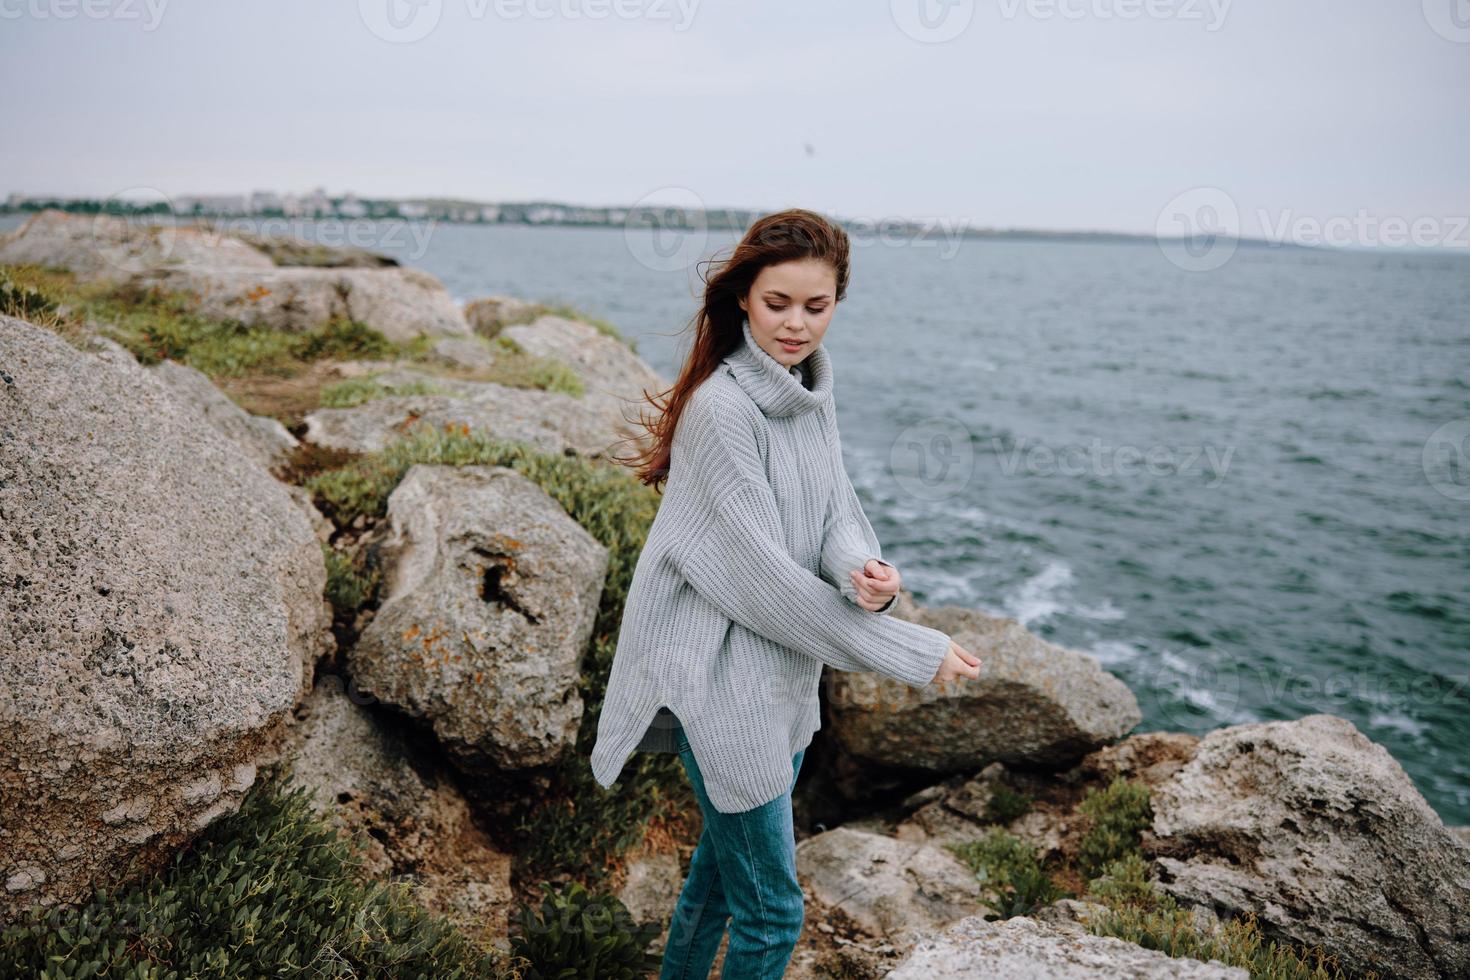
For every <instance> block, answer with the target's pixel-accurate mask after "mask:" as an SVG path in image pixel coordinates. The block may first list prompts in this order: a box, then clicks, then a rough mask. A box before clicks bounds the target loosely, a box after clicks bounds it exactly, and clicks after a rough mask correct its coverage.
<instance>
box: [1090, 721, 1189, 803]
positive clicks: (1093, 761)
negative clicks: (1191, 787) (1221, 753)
mask: <svg viewBox="0 0 1470 980" xmlns="http://www.w3.org/2000/svg"><path fill="white" fill-rule="evenodd" d="M1198 746H1199V736H1198V735H1192V734H1190V733H1189V732H1139V733H1138V734H1137V735H1130V736H1128V737H1127V738H1125V739H1124V740H1123V741H1121V742H1119V743H1117V744H1116V745H1105V746H1103V747H1102V748H1100V749H1098V750H1097V751H1096V752H1093V753H1091V754H1089V755H1088V756H1087V757H1086V758H1084V759H1083V760H1082V761H1081V762H1080V763H1078V768H1079V769H1080V770H1081V771H1082V773H1083V774H1084V775H1087V776H1092V777H1094V778H1096V779H1100V780H1102V781H1103V782H1104V783H1107V782H1110V781H1111V780H1112V779H1113V778H1114V777H1117V776H1122V777H1123V778H1124V779H1131V780H1135V781H1137V782H1141V783H1143V784H1144V785H1145V786H1147V787H1148V788H1149V789H1150V790H1152V789H1153V788H1154V787H1155V786H1159V785H1161V784H1162V783H1164V782H1165V781H1167V780H1168V779H1170V778H1172V777H1173V776H1174V774H1175V773H1177V772H1178V771H1179V770H1180V769H1182V768H1183V767H1184V766H1185V765H1186V764H1187V763H1188V762H1189V760H1190V759H1192V758H1194V753H1195V749H1196V748H1198Z"/></svg>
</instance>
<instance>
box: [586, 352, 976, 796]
mask: <svg viewBox="0 0 1470 980" xmlns="http://www.w3.org/2000/svg"><path fill="white" fill-rule="evenodd" d="M802 364H803V365H804V366H805V367H807V368H809V369H810V375H811V376H810V379H809V380H810V385H809V386H808V385H804V384H803V383H802V381H801V380H800V378H801V372H800V371H799V370H797V369H795V368H793V369H790V370H788V369H786V368H785V367H783V366H782V365H781V364H780V362H778V361H777V360H776V359H775V358H773V357H772V356H771V355H770V354H768V353H766V352H765V351H764V350H762V349H761V348H760V346H759V345H757V344H756V342H755V339H754V338H753V337H752V336H751V333H750V325H749V323H747V324H746V325H745V328H744V340H743V342H742V344H741V346H739V347H738V348H736V350H735V351H734V352H733V353H731V354H729V355H728V356H726V357H725V359H724V360H723V361H722V362H721V364H720V366H719V368H718V369H716V371H715V372H714V373H713V374H712V375H711V376H710V377H709V378H707V379H705V380H704V381H703V382H702V383H701V384H700V385H699V387H698V388H696V389H695V391H694V392H693V394H692V395H691V396H690V398H689V401H688V402H687V404H686V405H685V408H684V412H683V414H682V415H681V416H680V418H679V424H678V426H677V427H676V429H675V432H674V438H673V443H672V445H671V447H670V460H669V475H668V481H667V483H666V484H665V486H664V493H663V497H662V500H661V501H660V503H659V509H658V513H657V515H655V517H654V521H653V524H652V526H651V528H650V529H649V534H648V540H647V542H646V543H645V545H644V547H643V551H642V553H641V554H640V555H639V558H638V565H637V567H636V568H635V569H634V572H633V581H632V584H631V586H630V588H629V592H628V600H627V603H626V605H625V606H624V609H623V621H622V626H621V628H620V630H619V633H618V647H617V653H616V654H615V656H614V659H613V665H612V672H611V675H610V677H609V680H608V688H607V695H606V698H605V699H604V701H603V706H602V714H601V717H600V718H599V719H598V725H597V741H596V744H595V746H594V747H593V749H592V760H591V764H592V772H593V775H594V776H595V778H596V779H597V782H598V783H599V784H600V785H602V786H603V787H610V786H611V785H612V784H613V782H614V781H615V780H616V779H617V778H618V774H619V773H621V772H622V769H623V766H624V764H625V763H626V762H627V759H628V756H629V755H631V754H632V753H633V752H634V751H635V750H639V749H642V750H646V751H652V752H673V751H675V746H674V740H673V728H674V726H675V725H676V724H680V723H682V725H683V728H684V732H685V737H686V738H687V739H688V740H689V745H690V748H691V749H692V751H693V752H694V757H695V760H696V761H697V762H698V763H699V769H700V773H701V774H702V775H703V777H704V781H705V789H706V791H707V792H708V793H709V797H710V800H711V802H713V803H714V805H715V807H716V809H718V810H719V811H720V812H722V813H735V812H739V811H742V810H748V809H751V808H753V807H757V806H760V805H761V804H763V803H767V802H769V801H771V800H773V799H775V798H776V797H778V796H780V795H781V794H782V793H783V792H785V790H786V789H787V787H788V786H789V785H790V783H791V757H792V756H793V755H794V754H795V753H796V751H797V750H798V749H800V748H803V747H805V746H806V745H807V744H809V743H810V742H811V738H812V733H813V732H815V731H816V730H817V729H818V728H820V727H821V717H820V711H819V704H818V700H817V684H818V681H819V680H820V679H821V674H822V665H823V664H829V665H831V666H832V667H836V668H838V669H840V670H848V671H867V672H874V673H879V674H883V675H886V676H888V677H892V678H895V679H897V680H900V681H903V682H904V683H906V684H908V685H911V686H913V687H924V686H925V685H927V684H928V683H929V682H930V681H932V680H933V678H934V675H935V673H937V672H938V670H939V666H940V664H941V663H943V661H944V657H945V654H946V653H947V651H948V650H949V637H948V636H947V635H945V634H944V633H942V632H940V631H939V630H936V629H931V628H929V627H927V626H920V625H919V624H917V623H910V622H908V621H906V620H902V619H897V618H895V617H892V616H888V615H884V612H887V611H888V610H889V609H891V607H892V603H889V605H888V606H886V607H884V610H883V611H881V612H871V611H869V610H867V609H864V608H863V607H862V606H860V605H858V604H857V602H856V600H857V591H856V589H855V588H854V587H853V585H852V581H851V579H850V578H849V576H848V571H849V570H850V569H861V568H862V567H863V565H864V564H865V563H866V562H867V560H868V559H870V558H878V559H880V560H881V554H880V548H879V545H878V539H877V537H876V535H875V534H874V533H873V528H872V525H871V524H870V523H869V522H868V519H867V517H866V516H865V515H864V514H863V510H862V506H861V504H860V503H859V501H858V498H857V494H856V493H855V492H854V490H853V487H852V482H851V481H850V480H849V479H848V476H847V471H846V469H845V468H844V466H843V462H842V447H841V443H840V441H839V439H838V433H837V419H836V413H835V410H834V406H833V401H832V366H831V361H830V359H829V357H828V355H827V351H826V349H825V348H823V347H822V346H821V345H820V344H819V345H817V346H816V347H815V348H813V349H812V351H811V353H810V354H808V355H807V357H806V359H805V360H804V361H803V362H802ZM885 564H886V562H885Z"/></svg>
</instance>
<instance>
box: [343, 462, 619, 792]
mask: <svg viewBox="0 0 1470 980" xmlns="http://www.w3.org/2000/svg"><path fill="white" fill-rule="evenodd" d="M387 524H388V527H387V532H386V537H385V540H384V541H383V542H382V544H381V546H380V549H379V559H380V561H381V563H382V567H383V568H384V579H383V594H384V596H385V598H384V600H383V602H382V605H381V607H380V608H379V610H378V614H377V616H375V617H374V618H373V621H372V623H371V624H369V626H368V627H367V628H366V629H365V630H364V631H363V634H362V637H361V639H360V640H359V641H358V643H357V645H356V646H355V647H354V648H353V649H352V650H351V651H350V652H349V653H348V662H349V669H350V671H351V673H352V676H353V678H354V679H355V680H356V681H357V683H358V684H359V685H361V686H362V687H363V688H364V689H365V690H367V691H368V692H370V693H371V694H373V695H374V696H376V697H378V698H380V699H382V700H384V701H386V702H388V703H389V704H392V705H394V706H396V707H398V708H400V709H401V710H403V711H404V712H406V713H408V714H409V715H412V716H414V717H416V718H423V719H425V720H426V721H427V722H428V723H429V724H430V725H432V727H433V730H434V734H435V735H436V736H437V737H438V739H439V742H440V744H442V745H443V746H444V747H445V749H446V751H447V752H448V753H449V755H450V757H451V758H452V759H453V760H455V762H456V763H457V764H458V765H459V766H460V767H461V768H463V769H465V770H466V771H468V772H470V773H493V772H495V771H497V770H515V769H524V768H529V767H535V766H542V765H547V764H550V763H552V762H554V761H555V760H556V759H557V758H558V757H559V756H560V755H561V754H562V753H563V752H564V751H565V750H566V749H567V748H568V747H570V746H571V745H572V743H573V741H574V740H575V738H576V733H577V726H578V724H579V723H580V721H581V718H582V699H581V696H580V694H579V693H578V686H579V681H580V677H581V664H582V658H583V655H584V654H585V652H586V648H587V643H588V641H589V639H590V637H591V634H592V627H593V623H594V621H595V619H596V615H597V609H598V602H599V600H600V598H601V595H602V586H603V580H604V578H605V576H606V573H607V560H608V556H607V549H606V548H604V547H603V546H602V545H601V544H600V543H598V541H597V540H596V539H595V538H593V537H592V536H591V535H590V534H588V533H587V532H586V531H585V530H584V529H583V528H582V526H581V525H579V524H578V523H577V522H576V521H574V520H572V519H571V518H570V517H568V516H567V514H566V512H565V511H564V510H563V509H562V507H561V505H560V504H558V503H557V502H556V501H555V500H554V499H553V498H552V497H551V496H550V495H549V494H547V493H546V491H544V490H542V489H541V488H540V487H539V486H537V485H536V484H535V483H534V482H532V481H531V480H529V479H527V478H526V477H524V476H522V475H521V474H519V473H517V472H516V471H515V470H513V469H510V468H508V467H500V466H494V467H489V466H465V467H454V466H422V465H420V466H414V467H413V468H412V469H410V470H409V471H408V474H407V476H405V477H404V479H403V482H402V483H400V484H399V486H398V488H397V489H395V490H394V491H393V493H392V494H391V495H390V496H389V498H388V522H387Z"/></svg>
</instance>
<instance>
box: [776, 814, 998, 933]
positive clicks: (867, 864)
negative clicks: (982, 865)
mask: <svg viewBox="0 0 1470 980" xmlns="http://www.w3.org/2000/svg"><path fill="white" fill-rule="evenodd" d="M796 870H797V874H798V876H799V877H800V878H801V880H802V883H803V884H804V885H806V887H807V889H808V890H809V891H810V892H811V896H812V898H814V899H815V900H816V901H818V902H819V903H821V904H822V905H823V906H825V907H827V908H829V909H841V910H842V911H843V912H844V913H845V914H846V915H847V916H848V917H849V918H850V919H852V920H853V921H854V922H855V923H857V925H858V926H859V927H861V928H862V929H863V930H865V931H867V932H869V933H871V934H872V935H874V936H882V937H884V938H887V939H891V940H894V941H896V942H905V941H908V940H909V939H911V938H912V936H913V935H915V934H917V933H919V932H922V931H925V930H932V929H938V928H942V927H943V926H945V925H948V924H949V923H951V922H953V921H955V920H956V919H959V918H962V917H964V916H966V915H971V914H974V913H975V912H977V911H979V910H980V908H981V903H980V897H981V888H980V882H979V880H978V879H977V878H976V877H975V874H974V872H972V871H971V870H970V869H969V868H967V867H966V866H965V865H964V864H963V863H962V862H961V861H960V860H959V859H958V858H956V857H955V856H954V855H953V854H951V853H950V852H949V851H948V850H946V849H945V848H943V847H939V846H936V845H934V844H929V843H924V842H918V843H915V842H912V841H903V840H898V839H896V838H893V837H889V836H886V835H884V834H878V833H873V832H871V831H868V830H864V829H859V828H855V827H846V826H844V827H838V828H836V829H835V830H828V831H824V832H823V833H820V834H815V835H813V836H811V837H808V838H807V839H806V840H803V841H802V842H801V843H799V844H797V845H796Z"/></svg>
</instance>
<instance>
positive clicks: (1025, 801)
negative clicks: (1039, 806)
mask: <svg viewBox="0 0 1470 980" xmlns="http://www.w3.org/2000/svg"><path fill="white" fill-rule="evenodd" d="M1032 802H1033V801H1032V799H1031V797H1030V796H1028V795H1027V794H1025V793H1018V792H1016V791H1015V790H1013V789H1011V787H1010V786H1008V785H1006V784H1005V783H1003V782H997V783H996V784H995V785H994V786H992V787H991V789H990V799H989V800H987V801H986V802H985V819H987V820H989V821H991V822H992V823H1001V824H1006V823H1010V822H1011V821H1012V820H1015V819H1016V818H1017V817H1021V816H1025V815H1026V814H1027V813H1029V812H1030V810H1031V804H1032Z"/></svg>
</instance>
